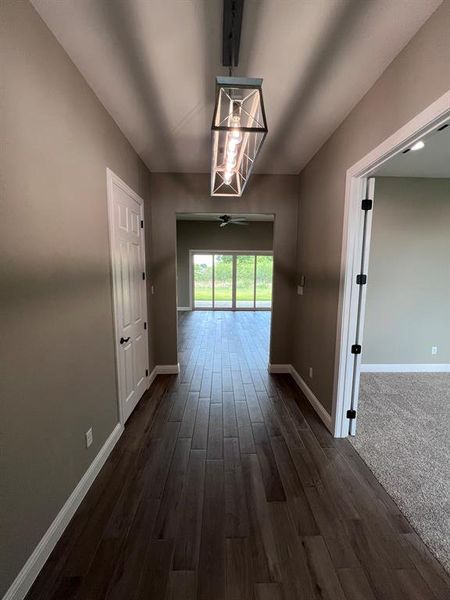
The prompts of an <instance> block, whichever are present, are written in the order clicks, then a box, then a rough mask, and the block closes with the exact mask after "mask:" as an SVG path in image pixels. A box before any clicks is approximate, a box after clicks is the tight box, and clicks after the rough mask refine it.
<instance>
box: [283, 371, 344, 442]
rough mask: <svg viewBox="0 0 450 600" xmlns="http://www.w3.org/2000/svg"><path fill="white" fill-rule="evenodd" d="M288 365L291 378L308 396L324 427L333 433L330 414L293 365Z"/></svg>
mask: <svg viewBox="0 0 450 600" xmlns="http://www.w3.org/2000/svg"><path fill="white" fill-rule="evenodd" d="M290 367H291V375H292V378H293V380H294V381H295V383H296V384H297V385H298V387H299V388H300V389H301V390H302V392H303V393H304V394H305V396H306V397H307V398H308V400H309V403H310V404H311V406H312V407H313V408H314V410H315V411H316V413H317V414H318V415H319V417H320V418H321V419H322V421H323V423H324V425H325V427H326V428H327V429H328V431H330V432H331V433H333V426H332V424H331V415H330V414H329V413H328V412H327V411H326V410H325V408H324V407H323V406H322V404H321V403H320V402H319V400H318V399H317V398H316V396H315V395H314V393H313V392H312V390H311V389H310V388H309V387H308V385H307V384H306V382H305V380H304V379H303V378H302V377H301V376H300V375H299V374H298V373H297V371H296V370H295V369H294V367H293V366H292V365H290Z"/></svg>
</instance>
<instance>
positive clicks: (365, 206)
mask: <svg viewBox="0 0 450 600" xmlns="http://www.w3.org/2000/svg"><path fill="white" fill-rule="evenodd" d="M372 204H373V203H372V200H371V199H370V198H364V200H362V202H361V210H372Z"/></svg>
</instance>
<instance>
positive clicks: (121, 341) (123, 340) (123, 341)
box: [120, 337, 130, 344]
mask: <svg viewBox="0 0 450 600" xmlns="http://www.w3.org/2000/svg"><path fill="white" fill-rule="evenodd" d="M129 339H130V338H129V337H127V338H123V337H121V338H120V343H121V344H125V343H126V342H128V340H129Z"/></svg>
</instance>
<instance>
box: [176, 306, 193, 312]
mask: <svg viewBox="0 0 450 600" xmlns="http://www.w3.org/2000/svg"><path fill="white" fill-rule="evenodd" d="M177 310H179V311H180V312H181V311H187V310H192V308H191V307H190V306H178V308H177Z"/></svg>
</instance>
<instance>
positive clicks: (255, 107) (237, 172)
mask: <svg viewBox="0 0 450 600" xmlns="http://www.w3.org/2000/svg"><path fill="white" fill-rule="evenodd" d="M262 81H263V80H262V79H250V78H247V77H217V78H216V103H215V107H214V116H213V122H212V127H211V130H212V161H211V196H229V197H233V196H234V197H236V196H241V195H242V192H243V191H244V189H245V186H246V184H247V181H248V179H249V177H250V174H251V172H252V170H253V166H254V164H255V160H256V157H257V156H258V153H259V151H260V149H261V146H262V143H263V141H264V139H265V137H266V135H267V121H266V114H265V111H264V102H263V96H262Z"/></svg>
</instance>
